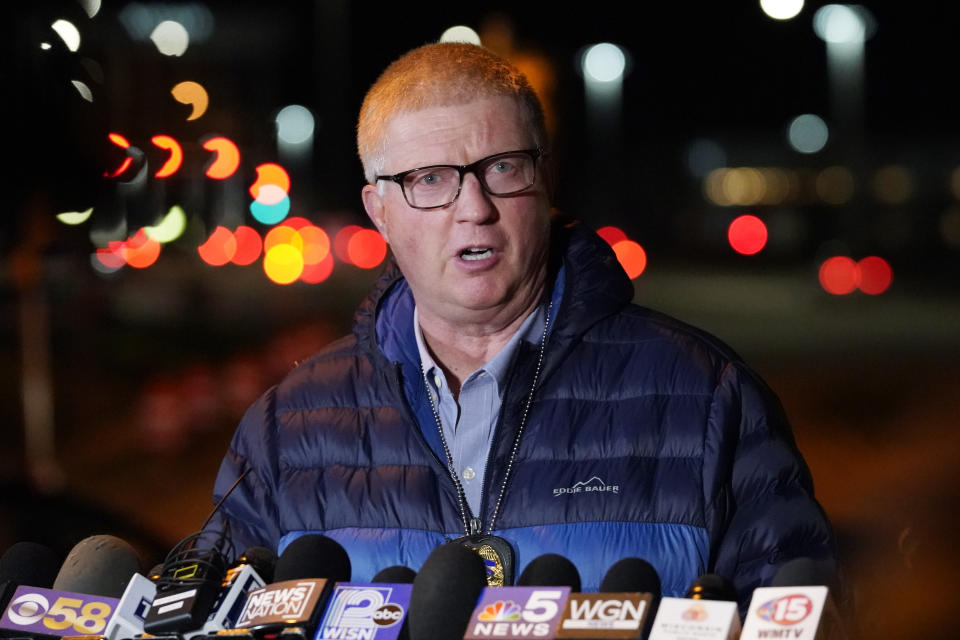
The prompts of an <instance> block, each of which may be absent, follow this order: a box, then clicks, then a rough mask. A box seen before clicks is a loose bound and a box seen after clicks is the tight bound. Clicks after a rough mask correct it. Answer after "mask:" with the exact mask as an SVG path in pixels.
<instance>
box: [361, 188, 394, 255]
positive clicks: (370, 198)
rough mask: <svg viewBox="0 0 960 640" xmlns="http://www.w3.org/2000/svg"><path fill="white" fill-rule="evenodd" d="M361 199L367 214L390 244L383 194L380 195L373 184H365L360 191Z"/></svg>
mask: <svg viewBox="0 0 960 640" xmlns="http://www.w3.org/2000/svg"><path fill="white" fill-rule="evenodd" d="M360 199H361V200H363V208H364V209H365V210H366V212H367V216H369V217H370V221H371V222H373V226H375V227H376V228H377V231H379V232H380V235H381V236H383V239H384V240H385V241H386V242H387V244H390V238H389V236H387V224H386V216H385V215H384V214H385V207H384V202H383V196H381V195H380V192H379V191H378V190H377V187H376V186H374V185H372V184H368V185H365V186H364V187H363V191H362V192H361V193H360Z"/></svg>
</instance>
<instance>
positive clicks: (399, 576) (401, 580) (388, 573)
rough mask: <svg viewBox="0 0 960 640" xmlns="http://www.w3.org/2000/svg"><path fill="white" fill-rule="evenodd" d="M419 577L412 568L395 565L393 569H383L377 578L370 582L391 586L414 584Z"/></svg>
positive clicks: (374, 577)
mask: <svg viewBox="0 0 960 640" xmlns="http://www.w3.org/2000/svg"><path fill="white" fill-rule="evenodd" d="M416 577H417V572H416V571H414V570H413V569H411V568H410V567H405V566H403V565H399V564H398V565H394V566H392V567H387V568H386V569H381V570H380V571H378V572H377V574H376V575H375V576H373V578H372V579H371V580H370V582H387V583H391V584H413V580H414V579H415V578H416Z"/></svg>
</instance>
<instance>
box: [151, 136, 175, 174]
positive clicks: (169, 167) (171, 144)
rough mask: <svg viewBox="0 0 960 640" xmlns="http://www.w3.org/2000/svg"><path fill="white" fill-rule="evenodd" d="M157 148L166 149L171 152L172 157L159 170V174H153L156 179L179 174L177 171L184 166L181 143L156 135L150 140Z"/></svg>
mask: <svg viewBox="0 0 960 640" xmlns="http://www.w3.org/2000/svg"><path fill="white" fill-rule="evenodd" d="M150 142H152V143H153V144H154V145H155V146H157V147H160V148H161V149H165V150H166V151H169V152H170V156H169V157H168V158H167V159H166V161H165V162H164V163H163V164H162V165H161V166H160V168H159V169H157V172H156V173H154V174H153V176H154V177H155V178H166V177H167V176H171V175H173V174H174V173H176V172H177V169H179V168H180V165H181V164H183V149H182V148H181V147H180V143H179V142H177V141H176V140H174V139H173V138H171V137H170V136H165V135H156V136H153V137H152V138H151V139H150Z"/></svg>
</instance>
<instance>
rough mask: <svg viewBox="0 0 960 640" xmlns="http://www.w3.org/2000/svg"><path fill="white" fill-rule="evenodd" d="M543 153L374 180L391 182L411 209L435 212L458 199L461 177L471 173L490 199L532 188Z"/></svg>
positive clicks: (510, 153) (494, 157)
mask: <svg viewBox="0 0 960 640" xmlns="http://www.w3.org/2000/svg"><path fill="white" fill-rule="evenodd" d="M543 155H544V151H543V149H540V148H537V149H520V150H518V151H507V152H504V153H496V154H494V155H492V156H487V157H486V158H481V159H479V160H477V161H476V162H473V163H471V164H465V165H455V164H435V165H430V166H429V167H419V168H417V169H410V170H409V171H401V172H400V173H395V174H393V175H392V176H377V180H392V181H393V182H396V183H397V184H398V185H400V189H401V190H402V191H403V197H404V198H405V199H406V201H407V204H409V205H410V206H411V207H413V208H414V209H439V208H440V207H445V206H447V205H448V204H450V203H451V202H453V201H454V200H456V199H457V198H458V197H459V196H460V189H461V188H462V187H463V176H464V175H466V174H468V173H472V174H473V175H475V176H476V177H477V180H478V181H479V182H480V186H481V187H482V188H483V190H484V191H486V192H487V193H489V194H490V195H492V196H509V195H513V194H515V193H520V192H521V191H525V190H527V189H529V188H530V187H532V186H533V183H534V182H536V179H537V160H538V159H539V158H540V157H541V156H543Z"/></svg>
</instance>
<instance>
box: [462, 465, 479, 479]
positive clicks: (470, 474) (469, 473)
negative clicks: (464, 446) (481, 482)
mask: <svg viewBox="0 0 960 640" xmlns="http://www.w3.org/2000/svg"><path fill="white" fill-rule="evenodd" d="M460 475H462V476H463V479H464V480H466V481H467V482H470V481H471V480H473V479H474V478H476V477H477V473H476V472H475V471H474V470H473V467H467V468H466V469H464V470H463V473H462V474H460Z"/></svg>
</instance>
